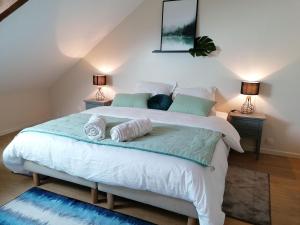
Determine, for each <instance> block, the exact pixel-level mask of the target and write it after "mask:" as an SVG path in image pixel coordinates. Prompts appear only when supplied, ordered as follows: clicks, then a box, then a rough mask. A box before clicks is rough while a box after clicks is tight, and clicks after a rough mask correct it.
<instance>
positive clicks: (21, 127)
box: [0, 124, 32, 136]
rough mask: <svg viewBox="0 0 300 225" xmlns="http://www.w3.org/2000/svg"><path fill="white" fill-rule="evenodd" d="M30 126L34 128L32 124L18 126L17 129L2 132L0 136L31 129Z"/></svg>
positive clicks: (0, 131)
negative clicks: (27, 128) (26, 128)
mask: <svg viewBox="0 0 300 225" xmlns="http://www.w3.org/2000/svg"><path fill="white" fill-rule="evenodd" d="M29 126H32V124H22V125H20V126H17V127H13V128H9V129H6V130H0V136H3V135H6V134H10V133H13V132H16V131H19V130H22V129H24V128H25V127H29Z"/></svg>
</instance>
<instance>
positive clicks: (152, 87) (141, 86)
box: [136, 81, 177, 96]
mask: <svg viewBox="0 0 300 225" xmlns="http://www.w3.org/2000/svg"><path fill="white" fill-rule="evenodd" d="M176 85H177V84H174V85H171V84H164V83H157V82H147V81H140V82H138V83H137V85H136V93H151V96H155V95H158V94H164V95H171V94H172V92H173V91H174V89H175V87H176Z"/></svg>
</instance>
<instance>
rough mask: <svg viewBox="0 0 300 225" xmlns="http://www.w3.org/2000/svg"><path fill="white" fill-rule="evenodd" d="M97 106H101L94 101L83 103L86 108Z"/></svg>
mask: <svg viewBox="0 0 300 225" xmlns="http://www.w3.org/2000/svg"><path fill="white" fill-rule="evenodd" d="M99 106H101V105H99V104H94V103H86V104H85V108H86V109H92V108H95V107H99Z"/></svg>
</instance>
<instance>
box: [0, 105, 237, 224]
mask: <svg viewBox="0 0 300 225" xmlns="http://www.w3.org/2000/svg"><path fill="white" fill-rule="evenodd" d="M83 113H89V114H95V113H97V114H101V115H104V116H112V117H119V118H145V117H147V118H150V119H151V121H153V122H159V123H166V124H178V125H184V126H193V127H201V128H206V129H210V130H214V131H220V132H222V134H223V138H222V139H220V141H219V142H218V143H217V145H216V149H215V153H214V156H213V160H212V167H202V166H200V165H199V164H196V163H194V162H191V161H188V160H185V159H181V158H177V157H173V156H167V155H162V154H157V153H150V152H145V151H139V150H133V149H125V148H120V147H112V146H103V145H97V144H91V143H86V142H80V141H76V140H74V139H70V138H66V137H60V136H55V135H50V134H42V133H35V132H25V133H20V134H18V135H17V136H16V138H15V139H14V140H13V141H12V142H11V143H10V144H9V145H8V146H7V148H6V149H5V151H4V153H3V160H4V164H5V165H6V167H7V168H8V169H10V170H12V171H14V172H16V173H28V171H27V170H26V169H24V162H25V161H31V162H35V163H37V164H39V165H42V166H45V167H47V168H50V169H53V170H57V171H62V172H64V173H66V174H70V175H72V176H76V177H80V178H84V179H85V180H89V181H92V182H95V183H100V184H104V185H112V186H120V187H125V188H130V189H134V190H143V191H150V192H153V193H158V194H160V195H164V196H169V197H173V198H176V199H182V200H185V201H188V202H191V203H193V204H194V206H195V208H196V210H197V213H198V218H199V221H200V223H201V225H221V224H223V223H224V218H225V215H224V213H223V212H222V209H221V205H222V201H223V194H224V188H225V177H226V173H227V167H228V164H227V157H228V153H229V149H230V147H231V148H233V149H236V150H238V151H242V149H241V147H240V143H239V141H240V137H239V135H238V133H237V131H236V130H235V129H234V128H233V127H232V126H231V125H230V124H229V123H228V122H227V121H226V120H224V119H222V118H219V117H216V116H209V117H200V116H194V115H189V114H183V113H175V112H166V111H159V110H150V109H137V108H126V107H98V108H94V109H90V110H87V111H84V112H83ZM187 144H188V143H187Z"/></svg>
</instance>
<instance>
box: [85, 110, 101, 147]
mask: <svg viewBox="0 0 300 225" xmlns="http://www.w3.org/2000/svg"><path fill="white" fill-rule="evenodd" d="M105 130H106V122H105V119H104V118H103V117H102V116H101V115H96V114H94V115H92V116H91V117H90V119H89V121H88V122H87V123H86V124H85V125H84V132H85V134H86V135H87V136H88V138H89V139H90V140H93V141H100V140H103V139H104V138H105Z"/></svg>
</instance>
